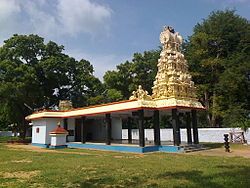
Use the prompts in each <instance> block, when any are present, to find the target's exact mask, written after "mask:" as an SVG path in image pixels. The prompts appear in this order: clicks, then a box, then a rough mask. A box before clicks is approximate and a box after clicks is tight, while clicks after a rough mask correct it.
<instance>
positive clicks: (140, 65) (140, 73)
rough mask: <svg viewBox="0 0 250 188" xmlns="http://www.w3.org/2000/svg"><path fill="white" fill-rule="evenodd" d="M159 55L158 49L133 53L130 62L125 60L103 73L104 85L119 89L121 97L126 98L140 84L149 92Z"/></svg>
mask: <svg viewBox="0 0 250 188" xmlns="http://www.w3.org/2000/svg"><path fill="white" fill-rule="evenodd" d="M159 55H160V50H152V51H145V52H144V53H143V54H141V53H135V54H134V57H133V59H132V61H131V62H129V61H126V62H125V63H122V64H120V65H118V66H117V70H114V71H107V72H106V73H105V75H104V84H105V86H106V87H107V88H108V89H116V90H117V91H120V92H121V94H122V96H123V99H128V98H129V97H130V96H131V94H132V91H133V90H136V89H137V88H138V85H142V87H143V89H145V90H147V91H148V92H149V93H151V92H152V85H153V81H154V79H155V76H156V72H157V62H158V58H159Z"/></svg>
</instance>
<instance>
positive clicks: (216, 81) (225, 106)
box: [185, 10, 250, 126]
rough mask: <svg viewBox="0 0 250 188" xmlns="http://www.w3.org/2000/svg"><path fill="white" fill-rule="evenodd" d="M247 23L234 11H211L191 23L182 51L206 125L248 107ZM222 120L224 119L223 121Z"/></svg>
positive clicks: (249, 48)
mask: <svg viewBox="0 0 250 188" xmlns="http://www.w3.org/2000/svg"><path fill="white" fill-rule="evenodd" d="M249 52H250V25H249V21H248V20H247V19H245V18H242V17H240V16H238V15H236V14H235V12H234V11H231V10H226V11H216V12H212V13H211V14H210V15H209V16H208V18H207V19H205V20H203V22H202V23H198V24H197V25H196V26H195V27H194V33H193V34H192V36H191V37H190V38H189V40H188V42H187V43H186V44H185V54H186V58H187V60H188V62H189V65H190V71H191V72H192V75H193V79H194V82H195V83H196V85H197V86H198V93H199V97H200V99H201V101H202V102H203V104H204V105H205V106H206V108H207V109H208V114H207V119H208V123H209V125H210V126H220V125H222V124H223V123H226V122H228V121H226V119H228V118H230V117H232V116H234V115H236V116H237V117H236V119H238V115H237V114H239V113H233V111H235V109H238V110H239V111H244V114H245V115H246V116H245V117H246V118H247V116H249V109H250V108H249V107H250V90H249V89H250V86H249V83H250V80H249V74H250V56H249ZM240 114H242V113H240ZM223 120H224V122H223Z"/></svg>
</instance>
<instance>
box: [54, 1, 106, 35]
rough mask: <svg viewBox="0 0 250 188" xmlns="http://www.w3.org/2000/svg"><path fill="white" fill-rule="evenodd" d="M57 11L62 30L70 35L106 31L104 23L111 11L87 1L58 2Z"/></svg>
mask: <svg viewBox="0 0 250 188" xmlns="http://www.w3.org/2000/svg"><path fill="white" fill-rule="evenodd" d="M57 9H58V15H59V18H60V20H63V23H62V25H63V27H64V30H65V31H66V32H67V33H69V34H71V35H75V34H77V33H80V32H87V33H95V32H96V31H97V30H102V32H103V30H104V32H106V31H107V29H108V27H107V25H106V22H107V21H108V20H109V19H110V17H111V9H109V8H107V7H104V6H101V5H98V4H95V3H91V2H90V1H89V0H84V1H82V0H71V1H69V0H60V1H59V4H58V7H57Z"/></svg>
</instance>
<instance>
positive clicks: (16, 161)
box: [11, 159, 32, 163]
mask: <svg viewBox="0 0 250 188" xmlns="http://www.w3.org/2000/svg"><path fill="white" fill-rule="evenodd" d="M11 162H12V163H32V161H31V160H27V159H22V160H13V161H11Z"/></svg>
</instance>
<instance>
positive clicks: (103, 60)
mask: <svg viewBox="0 0 250 188" xmlns="http://www.w3.org/2000/svg"><path fill="white" fill-rule="evenodd" d="M66 54H69V55H70V56H72V57H74V58H76V59H77V60H80V59H85V60H88V61H89V62H90V63H91V64H92V65H93V67H94V71H95V72H94V75H95V76H96V77H98V78H99V79H100V80H103V76H104V74H105V72H106V71H108V70H115V69H116V66H117V65H119V64H121V63H124V62H125V61H127V60H129V61H131V56H121V55H115V54H95V53H84V52H82V51H79V50H67V49H66Z"/></svg>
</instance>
